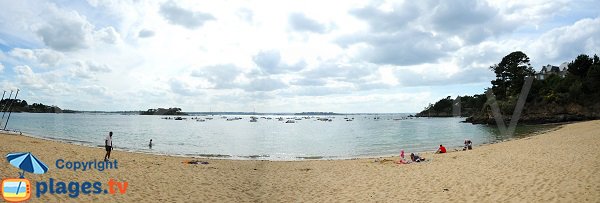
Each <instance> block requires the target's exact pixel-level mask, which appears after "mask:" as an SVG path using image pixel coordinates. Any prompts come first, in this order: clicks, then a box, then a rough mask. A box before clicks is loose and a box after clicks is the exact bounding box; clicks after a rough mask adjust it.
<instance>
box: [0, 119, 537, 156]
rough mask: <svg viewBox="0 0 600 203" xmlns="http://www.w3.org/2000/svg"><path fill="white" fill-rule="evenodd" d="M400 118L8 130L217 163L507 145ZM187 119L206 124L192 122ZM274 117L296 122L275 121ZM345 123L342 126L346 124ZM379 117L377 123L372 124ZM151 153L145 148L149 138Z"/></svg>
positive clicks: (13, 122) (64, 124) (94, 123)
mask: <svg viewBox="0 0 600 203" xmlns="http://www.w3.org/2000/svg"><path fill="white" fill-rule="evenodd" d="M406 115H407V114H385V115H348V116H321V117H322V118H323V117H328V118H331V120H332V121H331V122H327V121H319V120H317V118H316V117H317V116H312V117H311V118H308V119H305V118H301V117H300V116H293V115H287V116H286V115H284V116H280V115H270V116H266V115H261V116H258V117H270V118H272V119H266V118H259V119H258V121H257V122H249V121H250V118H249V116H231V115H227V117H228V118H233V117H241V118H242V119H241V120H235V121H227V119H226V118H222V116H217V115H215V116H186V117H184V118H187V119H186V120H165V119H161V117H162V116H140V115H116V114H32V113H15V114H12V115H11V118H10V122H9V124H8V129H14V130H18V131H22V132H23V133H27V134H30V135H33V136H38V137H44V138H50V139H57V140H62V141H67V142H71V143H78V144H83V145H89V146H100V145H103V144H104V138H105V136H106V135H107V134H108V132H109V131H113V132H114V136H113V144H114V147H115V148H116V149H122V150H129V151H142V152H150V153H158V154H171V155H187V156H205V157H220V158H232V159H268V160H298V159H344V158H354V157H375V156H384V155H396V154H398V153H399V151H400V150H401V149H404V150H405V151H407V152H423V151H435V150H436V149H437V146H438V145H440V144H443V145H445V146H448V147H451V148H452V147H461V146H462V143H463V141H464V139H466V138H468V139H471V140H472V141H473V143H474V144H475V145H478V144H484V143H491V142H496V141H499V140H506V139H510V138H512V137H503V136H501V135H499V133H498V130H497V129H496V128H494V127H488V126H484V125H472V124H469V123H461V122H460V121H462V120H464V118H414V119H401V118H402V117H404V116H406ZM192 117H199V118H207V117H212V118H213V119H212V120H206V121H205V122H198V121H196V120H194V119H192ZM277 117H284V118H290V119H293V118H294V117H295V118H298V119H300V120H295V123H285V121H286V120H288V119H285V120H284V121H283V122H282V121H278V120H277V119H275V118H277ZM346 117H347V118H348V119H351V118H354V119H353V120H352V121H346V119H345V118H346ZM375 117H379V118H380V119H374V118H375ZM548 128H549V126H520V127H518V128H517V133H516V135H515V136H517V137H518V136H523V135H524V134H526V133H529V132H533V131H539V130H544V129H548ZM150 139H152V140H153V147H152V148H151V149H150V148H149V147H148V143H149V140H150Z"/></svg>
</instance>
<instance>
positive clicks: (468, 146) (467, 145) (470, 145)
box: [463, 139, 473, 151]
mask: <svg viewBox="0 0 600 203" xmlns="http://www.w3.org/2000/svg"><path fill="white" fill-rule="evenodd" d="M467 149H468V150H472V149H473V142H471V140H469V139H465V146H464V147H463V151H465V150H467Z"/></svg>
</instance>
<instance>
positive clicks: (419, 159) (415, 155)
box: [410, 153, 425, 162]
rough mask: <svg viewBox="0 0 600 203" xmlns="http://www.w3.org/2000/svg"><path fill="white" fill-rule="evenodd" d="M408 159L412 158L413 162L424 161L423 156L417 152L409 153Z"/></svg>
mask: <svg viewBox="0 0 600 203" xmlns="http://www.w3.org/2000/svg"><path fill="white" fill-rule="evenodd" d="M410 160H412V161H413V162H421V161H425V158H421V157H420V156H419V155H418V154H415V153H410Z"/></svg>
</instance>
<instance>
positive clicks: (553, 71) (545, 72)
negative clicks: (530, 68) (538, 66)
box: [535, 62, 568, 80]
mask: <svg viewBox="0 0 600 203" xmlns="http://www.w3.org/2000/svg"><path fill="white" fill-rule="evenodd" d="M567 65H568V63H566V62H565V63H563V64H561V65H560V66H553V65H550V64H548V65H545V66H542V70H540V72H537V73H535V79H538V80H544V79H546V78H548V77H550V76H551V75H558V76H560V77H562V78H564V77H565V76H567Z"/></svg>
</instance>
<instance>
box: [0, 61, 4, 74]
mask: <svg viewBox="0 0 600 203" xmlns="http://www.w3.org/2000/svg"><path fill="white" fill-rule="evenodd" d="M2 71H4V65H2V63H0V73H2Z"/></svg>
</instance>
